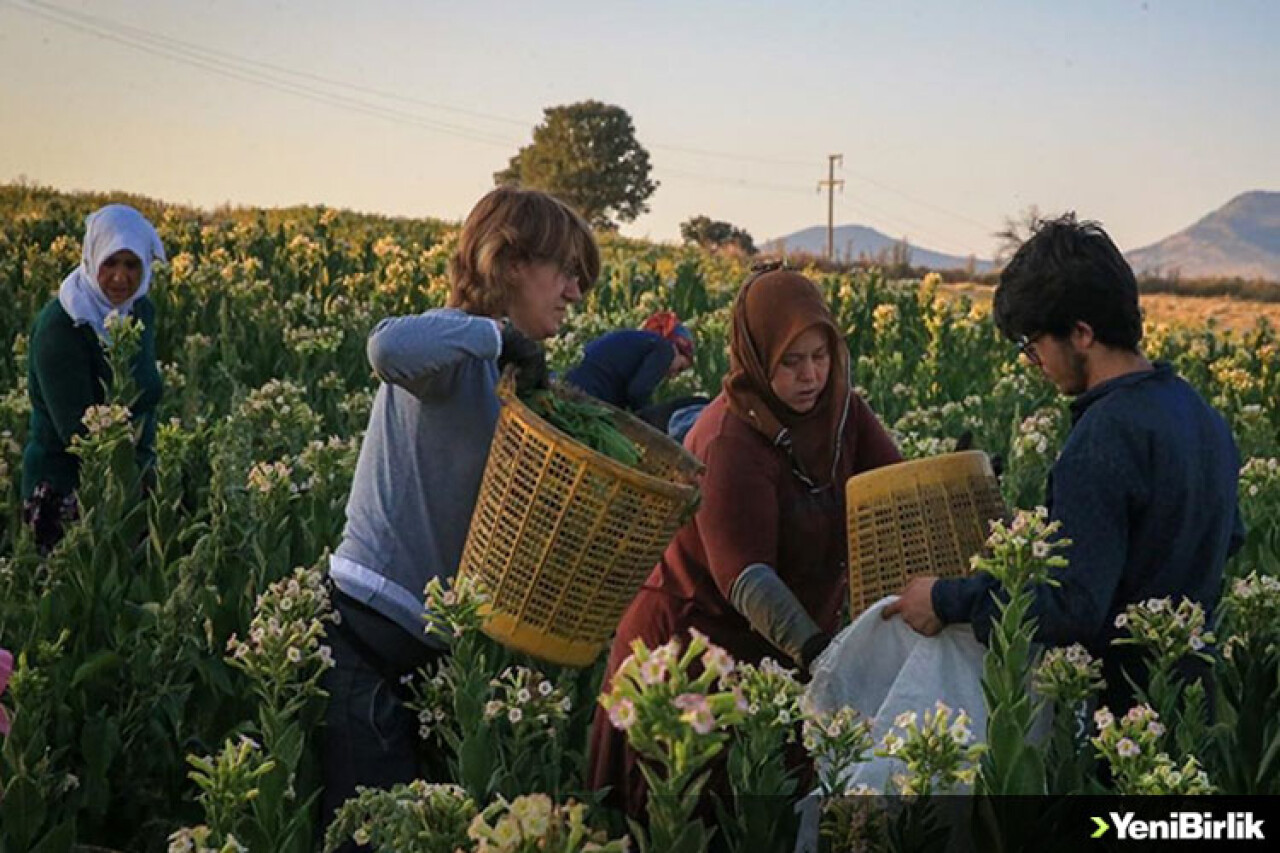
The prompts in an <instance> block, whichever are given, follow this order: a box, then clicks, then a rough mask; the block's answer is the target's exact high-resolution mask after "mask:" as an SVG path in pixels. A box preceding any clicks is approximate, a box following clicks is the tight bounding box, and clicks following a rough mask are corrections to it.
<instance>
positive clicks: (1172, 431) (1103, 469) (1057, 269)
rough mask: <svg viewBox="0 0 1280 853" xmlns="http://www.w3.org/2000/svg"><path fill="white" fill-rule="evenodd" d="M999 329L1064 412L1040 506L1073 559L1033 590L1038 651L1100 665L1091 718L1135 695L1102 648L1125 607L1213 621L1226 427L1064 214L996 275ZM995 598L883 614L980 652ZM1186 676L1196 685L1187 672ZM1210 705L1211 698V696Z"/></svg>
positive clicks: (929, 601) (1226, 485) (928, 602)
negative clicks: (1073, 651)
mask: <svg viewBox="0 0 1280 853" xmlns="http://www.w3.org/2000/svg"><path fill="white" fill-rule="evenodd" d="M994 313H995V321H996V325H997V326H998V327H999V328H1000V331H1001V332H1002V333H1003V334H1004V335H1005V336H1006V337H1008V338H1009V339H1010V340H1011V341H1014V342H1016V344H1017V346H1018V348H1019V349H1020V350H1021V352H1022V354H1023V356H1024V357H1025V358H1026V359H1027V361H1029V362H1030V363H1031V364H1032V365H1034V366H1035V367H1036V368H1038V369H1039V370H1040V372H1041V373H1042V374H1043V375H1044V376H1045V378H1046V379H1048V380H1049V381H1050V382H1052V383H1053V384H1054V385H1055V386H1057V388H1058V390H1059V391H1061V392H1062V393H1063V394H1065V395H1067V396H1070V397H1073V398H1074V400H1073V401H1072V403H1071V421H1072V425H1071V432H1070V434H1069V435H1068V437H1067V441H1066V443H1065V445H1064V446H1063V448H1062V452H1061V454H1060V455H1059V456H1058V458H1057V460H1056V461H1055V462H1054V464H1053V469H1052V470H1051V471H1050V474H1049V483H1048V489H1047V495H1046V500H1045V503H1046V506H1047V508H1048V510H1049V518H1050V519H1051V520H1056V521H1060V522H1061V523H1062V536H1064V537H1065V538H1067V539H1070V540H1071V544H1070V545H1069V546H1068V547H1066V548H1065V549H1064V550H1063V551H1062V552H1061V553H1062V554H1063V555H1064V556H1066V557H1067V558H1068V560H1069V561H1070V562H1069V565H1068V566H1066V567H1065V568H1062V569H1055V570H1053V579H1054V580H1055V581H1056V582H1057V585H1056V586H1055V585H1050V584H1042V585H1040V586H1038V587H1037V588H1036V589H1035V600H1034V604H1033V605H1032V609H1031V612H1030V615H1031V616H1032V617H1034V618H1035V620H1036V637H1037V639H1038V640H1039V641H1040V642H1042V643H1045V644H1047V645H1051V646H1066V645H1070V644H1072V643H1080V644H1082V645H1083V646H1084V647H1085V648H1086V649H1087V650H1088V651H1089V652H1090V653H1091V654H1092V655H1094V656H1095V657H1100V658H1101V659H1102V662H1103V677H1104V678H1105V679H1106V685H1107V686H1106V689H1105V691H1104V694H1103V697H1102V704H1104V705H1107V706H1108V707H1109V708H1110V709H1111V710H1112V711H1113V712H1114V713H1116V714H1117V715H1119V714H1120V713H1122V712H1123V711H1125V710H1127V709H1128V708H1129V707H1130V706H1131V704H1132V701H1133V690H1132V689H1131V688H1130V686H1129V683H1128V681H1127V680H1126V678H1125V676H1126V675H1128V676H1130V677H1132V678H1134V679H1135V680H1136V681H1137V683H1138V684H1140V685H1141V684H1143V683H1144V682H1145V678H1146V674H1145V671H1144V669H1143V667H1142V662H1141V659H1140V651H1139V650H1138V647H1136V646H1131V645H1125V646H1113V645H1111V641H1112V640H1113V639H1115V638H1116V637H1117V636H1119V635H1121V633H1122V627H1121V626H1120V625H1117V624H1116V617H1117V616H1118V615H1120V614H1122V613H1123V612H1124V610H1125V608H1126V606H1127V605H1130V604H1134V603H1137V602H1140V601H1146V600H1150V599H1153V598H1155V599H1160V598H1164V597H1166V596H1167V597H1170V598H1172V600H1173V603H1174V604H1177V603H1178V602H1179V601H1181V600H1182V598H1183V597H1184V596H1185V597H1186V598H1189V599H1191V600H1192V601H1195V602H1198V603H1199V604H1201V605H1202V606H1203V607H1204V609H1205V611H1206V612H1207V613H1210V614H1212V613H1213V611H1214V609H1215V607H1216V606H1217V604H1218V599H1219V596H1220V594H1221V590H1222V581H1223V570H1224V567H1225V564H1226V561H1227V557H1228V556H1229V555H1230V554H1231V553H1233V552H1234V551H1235V550H1236V549H1237V548H1239V546H1240V544H1241V542H1242V541H1243V537H1244V530H1243V525H1242V524H1241V522H1240V512H1239V507H1238V505H1237V497H1236V487H1237V477H1238V472H1239V468H1240V460H1239V455H1238V453H1237V451H1236V446H1235V441H1234V439H1233V438H1232V435H1231V430H1230V428H1229V427H1228V425H1227V423H1226V421H1225V420H1224V419H1223V418H1222V416H1221V415H1220V414H1218V412H1216V411H1214V410H1213V409H1212V408H1211V407H1210V406H1209V405H1208V404H1207V403H1206V402H1205V401H1204V400H1203V399H1202V398H1201V397H1200V395H1199V394H1198V393H1196V391H1195V389H1194V388H1192V387H1191V386H1190V385H1189V384H1187V382H1186V381H1185V380H1183V379H1182V378H1181V377H1179V376H1178V375H1177V373H1175V372H1174V369H1173V367H1172V366H1171V365H1169V364H1167V363H1162V362H1156V363H1152V362H1150V361H1148V360H1147V358H1146V356H1145V355H1143V353H1142V350H1141V349H1140V348H1139V346H1138V344H1139V341H1141V339H1142V314H1141V311H1140V310H1139V307H1138V287H1137V282H1136V281H1135V279H1134V275H1133V271H1132V269H1130V267H1129V264H1128V263H1127V262H1126V261H1125V259H1124V256H1123V255H1121V254H1120V251H1119V250H1118V249H1117V248H1116V246H1115V244H1114V243H1113V242H1112V241H1111V238H1110V237H1108V236H1107V234H1106V232H1104V231H1103V230H1102V228H1101V227H1100V226H1099V225H1098V224H1097V223H1094V222H1078V221H1076V218H1075V215H1074V214H1067V215H1066V216H1063V217H1061V218H1059V219H1056V220H1052V221H1048V222H1045V223H1043V224H1042V225H1041V227H1040V228H1039V229H1038V230H1037V231H1036V233H1035V234H1034V235H1033V236H1032V237H1031V239H1030V240H1028V241H1027V242H1026V243H1025V244H1023V246H1022V247H1021V248H1020V249H1019V250H1018V252H1017V254H1015V255H1014V257H1013V259H1012V260H1011V261H1010V262H1009V265H1008V266H1007V267H1005V269H1004V271H1003V272H1002V273H1001V274H1000V285H999V287H998V288H997V290H996V294H995V308H994ZM999 595H1003V593H1002V592H1001V591H1000V589H999V584H998V583H997V582H996V581H995V580H994V579H993V578H992V577H991V576H990V575H987V574H976V575H973V576H971V577H967V578H953V579H938V578H933V577H921V578H916V579H914V580H912V581H911V582H910V583H908V584H907V585H906V587H905V588H904V589H903V591H902V594H901V596H900V597H899V598H898V600H897V601H896V602H894V603H892V604H890V605H889V606H888V607H886V608H885V610H884V616H885V618H890V617H892V616H893V615H895V614H901V615H902V617H903V618H904V619H905V620H906V621H907V623H908V624H909V625H911V626H912V627H913V628H915V629H916V630H917V631H919V632H921V633H923V634H926V635H931V634H935V633H937V632H938V631H940V630H941V629H942V627H943V626H944V625H946V624H949V623H954V622H968V623H971V624H972V626H973V631H974V634H975V635H976V636H977V638H978V639H979V640H981V641H983V642H985V641H986V640H987V638H988V636H989V635H990V631H991V623H992V619H993V617H994V616H995V615H997V611H996V606H997V605H996V597H997V596H999ZM1184 663H1185V666H1184V671H1183V674H1184V676H1185V677H1188V678H1198V677H1200V678H1207V677H1208V675H1209V670H1208V667H1207V666H1205V665H1203V662H1200V661H1192V660H1190V659H1188V660H1187V661H1185V662H1184ZM1209 693H1210V694H1212V690H1210V691H1209Z"/></svg>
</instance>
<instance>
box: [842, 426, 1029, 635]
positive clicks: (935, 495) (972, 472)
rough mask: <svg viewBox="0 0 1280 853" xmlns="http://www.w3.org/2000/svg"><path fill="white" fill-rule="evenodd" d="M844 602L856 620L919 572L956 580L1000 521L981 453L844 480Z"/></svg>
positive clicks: (998, 501) (1000, 507)
mask: <svg viewBox="0 0 1280 853" xmlns="http://www.w3.org/2000/svg"><path fill="white" fill-rule="evenodd" d="M845 499H846V504H847V505H848V519H849V605H850V614H851V615H852V616H853V617H855V618H856V617H857V616H858V614H860V613H862V611H864V610H866V609H867V608H868V607H870V606H871V605H872V604H874V603H876V602H877V601H879V600H880V599H881V598H884V597H885V596H886V595H893V594H895V593H897V592H900V591H901V590H902V587H903V585H904V584H906V582H907V581H908V580H909V579H911V578H913V577H917V576H919V575H937V576H939V577H960V576H962V575H966V574H968V573H969V571H970V568H969V559H970V558H971V557H973V556H974V555H975V554H978V553H980V552H981V551H982V548H983V545H984V544H985V543H986V540H987V535H988V533H989V527H988V525H989V522H990V521H991V520H992V519H995V518H1003V517H1005V516H1006V514H1007V513H1006V509H1005V504H1004V499H1003V497H1001V495H1000V485H999V483H998V482H997V481H996V476H995V473H994V472H993V471H992V469H991V460H990V459H988V458H987V454H985V453H983V452H982V451H980V450H967V451H964V452H962V453H948V454H945V455H942V456H935V457H932V458H929V459H916V460H913V461H911V462H901V463H899V464H897V465H888V466H885V467H884V468H877V469H875V470H874V471H867V472H866V473H863V474H858V475H857V476H855V477H850V478H849V482H848V483H847V484H846V485H845Z"/></svg>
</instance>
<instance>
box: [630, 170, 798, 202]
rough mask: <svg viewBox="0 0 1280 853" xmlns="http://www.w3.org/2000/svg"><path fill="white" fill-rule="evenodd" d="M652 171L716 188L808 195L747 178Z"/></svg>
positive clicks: (783, 185) (784, 186) (787, 187)
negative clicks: (726, 187)
mask: <svg viewBox="0 0 1280 853" xmlns="http://www.w3.org/2000/svg"><path fill="white" fill-rule="evenodd" d="M653 170H654V171H655V172H657V173H658V174H659V175H660V176H661V175H672V176H675V177H677V178H684V179H685V180H689V181H693V182H695V183H702V184H715V185H718V186H728V187H734V188H735V189H742V190H761V191H765V192H771V193H793V194H796V195H804V196H807V195H809V191H808V190H805V189H801V188H800V187H798V186H794V185H788V184H771V183H765V182H762V181H754V180H749V179H747V178H730V177H727V176H721V175H705V174H698V173H697V172H685V171H683V170H681V169H672V168H670V167H668V166H660V165H655V166H654V167H653Z"/></svg>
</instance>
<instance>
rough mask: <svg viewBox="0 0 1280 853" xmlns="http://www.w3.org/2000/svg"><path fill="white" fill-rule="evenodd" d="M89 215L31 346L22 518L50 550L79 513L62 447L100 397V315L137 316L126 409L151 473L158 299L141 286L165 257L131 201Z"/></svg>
mask: <svg viewBox="0 0 1280 853" xmlns="http://www.w3.org/2000/svg"><path fill="white" fill-rule="evenodd" d="M85 222H86V226H87V227H86V230H85V237H84V250H83V253H82V260H81V263H80V266H78V267H76V269H75V270H73V271H72V272H71V274H70V275H68V276H67V277H66V279H64V280H63V282H62V286H61V287H60V288H59V290H58V295H57V297H56V298H54V299H51V300H49V302H48V303H47V304H46V305H45V306H44V308H42V309H41V311H40V313H39V315H37V317H36V320H35V324H34V325H33V326H32V329H31V341H30V345H29V347H28V355H27V377H28V384H29V388H30V394H31V420H30V426H29V429H28V434H27V444H26V447H25V448H24V450H23V454H22V498H23V501H24V509H23V518H24V520H25V521H26V523H27V524H28V525H30V526H31V528H32V531H33V533H34V534H35V539H36V543H37V545H39V546H40V548H41V550H48V549H50V548H52V547H53V546H54V544H56V543H57V541H58V540H59V539H61V538H62V533H63V525H64V524H65V522H66V521H68V520H70V519H73V518H75V517H76V515H77V505H76V500H75V490H76V487H77V486H78V485H79V477H80V471H79V459H77V458H76V457H75V456H74V455H73V454H71V453H69V452H68V450H67V449H68V447H69V446H70V444H71V439H72V437H73V436H75V435H77V434H80V433H83V432H84V431H85V427H84V424H83V423H82V420H83V418H84V413H85V411H86V410H87V409H88V408H89V407H90V406H94V405H99V404H102V403H104V402H105V400H106V389H107V386H108V384H109V383H110V381H111V369H110V367H109V365H108V363H107V359H106V354H105V344H106V342H107V340H108V332H107V325H106V320H107V315H108V314H110V313H112V312H115V313H117V314H119V315H121V316H123V315H128V314H132V315H133V316H134V317H135V318H136V319H137V320H139V321H140V322H141V323H142V328H143V333H142V346H141V348H140V350H139V352H138V354H137V355H136V356H135V357H134V360H133V364H132V374H133V380H134V383H135V385H136V387H137V390H138V396H137V399H136V400H135V401H134V402H133V404H132V406H130V412H131V415H132V418H133V422H134V424H135V426H136V425H138V424H141V429H140V430H139V432H138V439H137V456H138V463H139V467H141V468H142V469H143V470H144V471H147V470H149V469H150V468H151V466H152V465H153V463H154V461H155V435H156V406H157V405H158V404H159V402H160V396H161V394H162V392H163V390H164V386H163V384H162V381H161V378H160V370H159V367H158V366H157V365H156V349H155V330H154V321H155V307H154V305H152V303H151V300H150V299H148V298H147V291H148V289H149V287H150V285H151V262H152V261H153V260H161V261H162V260H164V259H165V256H164V246H162V245H161V243H160V237H159V235H158V234H156V230H155V228H154V227H152V225H151V223H150V222H148V221H147V219H146V218H145V217H144V216H143V215H142V214H141V213H139V212H138V211H136V210H134V209H133V208H132V207H129V206H127V205H123V204H110V205H107V206H106V207H104V208H102V209H100V210H98V211H96V212H94V213H92V214H90V215H89V217H88V219H87V220H85Z"/></svg>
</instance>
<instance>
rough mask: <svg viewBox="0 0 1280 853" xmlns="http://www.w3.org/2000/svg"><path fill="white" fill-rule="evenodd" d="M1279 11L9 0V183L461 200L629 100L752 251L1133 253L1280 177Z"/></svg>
mask: <svg viewBox="0 0 1280 853" xmlns="http://www.w3.org/2000/svg"><path fill="white" fill-rule="evenodd" d="M1277 34H1280V3H1276V2H1272V0H1232V2H1211V0H1203V1H1202V2H1191V0H1188V1H1187V2H1161V0H1147V2H1140V0H1139V1H1138V2H1131V0H1073V2H1069V3H1063V2H1037V1H1036V0H1020V2H1012V0H1010V2H1002V1H1001V2H997V0H986V2H977V0H974V2H959V0H953V2H943V1H942V0H892V2H891V0H881V2H855V0H844V2H816V1H815V0H791V2H756V1H755V0H735V2H729V0H707V2H698V0H685V2H675V1H674V0H672V1H671V2H668V0H638V1H637V2H632V0H598V2H594V3H582V2H561V0H538V2H529V0H507V2H491V0H467V1H466V2H456V0H455V2H434V0H362V2H354V0H353V1H352V2H338V0H270V2H268V0H92V2H90V0H47V2H46V0H0V182H8V181H12V180H16V179H19V178H22V179H25V180H28V181H34V182H37V183H41V184H48V185H52V186H55V187H57V188H59V189H67V190H72V189H81V190H103V191H109V190H122V191H128V192H136V193H141V194H144V195H148V196H153V197H156V198H160V199H163V200H166V201H171V202H180V203H190V204H195V205H198V206H201V207H213V206H216V205H219V204H223V203H231V204H243V205H262V206H279V205H289V204H325V205H328V206H331V207H347V208H353V209H356V210H362V211H369V212H378V213H386V214H392V215H403V216H433V217H440V218H446V219H461V218H462V217H464V216H465V215H466V213H467V211H468V210H469V209H470V207H471V205H472V204H474V202H475V201H476V200H477V199H478V198H479V197H480V196H481V195H483V194H484V193H485V192H486V191H487V190H488V189H489V188H490V187H492V185H493V177H492V176H493V173H494V172H496V171H498V170H500V169H502V168H503V167H504V166H505V165H506V164H507V161H508V159H509V158H510V157H511V155H513V154H514V153H515V152H516V151H517V150H518V148H519V147H520V146H521V145H522V144H527V143H528V142H529V140H530V139H531V134H532V130H533V127H534V126H535V125H536V124H537V123H538V122H539V120H540V119H541V116H542V111H543V109H544V108H546V107H550V106H556V105H562V104H568V103H573V102H576V101H581V100H586V99H595V100H600V101H604V102H607V103H611V104H616V105H618V106H621V107H623V108H624V109H626V110H627V111H628V113H630V115H631V116H632V118H633V120H634V122H635V128H636V134H637V137H638V139H639V141H640V143H641V144H642V145H644V146H645V147H646V148H647V149H648V151H649V153H650V156H651V161H652V164H653V168H654V177H655V178H656V179H657V181H658V182H659V184H660V185H659V188H658V190H657V192H656V193H654V195H653V196H652V197H651V198H650V200H649V206H650V210H649V212H648V213H647V214H644V215H643V216H641V217H640V218H639V219H637V220H636V221H635V222H633V223H629V224H626V225H624V227H623V232H624V233H626V234H629V235H632V236H637V237H648V238H650V239H655V240H676V239H678V235H679V224H680V223H681V222H682V221H684V220H686V219H688V218H689V217H691V216H694V215H699V214H701V215H707V216H711V217H713V218H716V219H724V220H727V221H729V222H732V223H733V224H735V225H737V226H739V227H743V228H746V229H747V230H748V231H749V232H750V233H751V234H752V235H753V236H754V237H755V238H756V241H757V243H762V242H764V241H766V240H768V239H769V238H772V237H776V236H779V235H782V234H787V233H790V232H793V231H797V230H800V229H801V228H805V227H809V226H813V225H822V224H825V222H826V214H827V198H826V194H825V190H824V191H821V192H820V191H819V188H818V181H819V180H821V179H825V178H826V177H827V163H828V161H827V155H828V154H837V153H838V154H842V155H843V165H842V166H841V167H839V168H837V170H836V178H837V179H843V180H844V181H845V184H844V187H843V191H842V192H839V193H837V195H836V202H835V220H836V224H837V225H839V224H846V223H857V224H862V225H869V226H872V227H874V228H877V229H879V230H881V231H883V232H885V233H887V234H889V235H890V236H893V237H906V238H908V239H909V240H910V241H911V243H912V244H914V245H917V246H923V247H926V248H929V249H933V250H937V251H944V252H950V253H953V254H957V255H968V254H976V255H978V256H979V257H989V256H990V255H991V253H992V251H993V250H994V247H995V245H996V241H995V239H994V238H993V236H992V234H993V232H995V231H996V230H997V229H999V228H1000V227H1001V225H1002V224H1003V223H1004V221H1005V218H1006V217H1011V216H1016V215H1018V214H1019V213H1020V212H1021V211H1023V210H1025V209H1026V208H1027V207H1029V206H1031V205H1036V206H1038V207H1039V209H1040V210H1041V211H1044V212H1050V213H1056V212H1060V211H1064V210H1068V209H1071V210H1075V211H1077V212H1078V214H1079V215H1080V216H1081V217H1086V218H1091V219H1097V220H1099V221H1101V222H1102V223H1103V225H1104V226H1105V227H1106V228H1107V229H1108V231H1109V232H1110V233H1111V234H1112V236H1113V237H1114V238H1115V240H1116V242H1117V243H1118V244H1119V245H1120V246H1121V248H1123V249H1126V250H1128V249H1135V248H1138V247H1140V246H1143V245H1147V244H1149V243H1152V242H1154V241H1156V240H1159V239H1161V238H1163V237H1165V236H1168V235H1169V234H1172V233H1174V232H1176V231H1178V230H1181V229H1182V228H1185V227H1187V226H1188V225H1190V224H1192V223H1193V222H1194V221H1196V220H1197V219H1199V218H1200V217H1201V216H1203V215H1205V214H1207V213H1209V212H1210V211H1212V210H1213V209H1215V208H1217V207H1219V206H1221V205H1222V204H1224V203H1226V202H1227V201H1229V200H1230V199H1231V198H1233V197H1234V196H1236V195H1238V194H1239V193H1242V192H1245V191H1248V190H1254V189H1264V190H1280V156H1277V154H1278V153H1280V99H1278V98H1277V97H1276V92H1277V89H1278V88H1280V50H1277V49H1276V47H1277V45H1276V40H1277Z"/></svg>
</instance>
